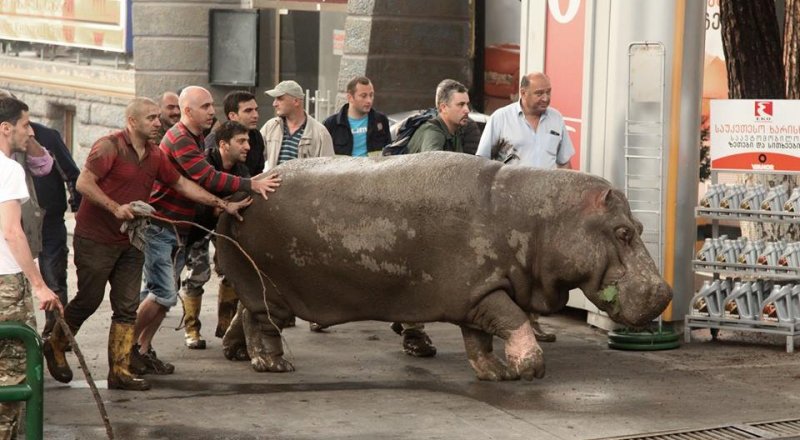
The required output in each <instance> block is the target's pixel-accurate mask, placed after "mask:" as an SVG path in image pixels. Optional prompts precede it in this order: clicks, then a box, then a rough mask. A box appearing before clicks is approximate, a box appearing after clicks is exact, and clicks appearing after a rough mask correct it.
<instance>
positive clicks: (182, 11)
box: [132, 0, 243, 105]
mask: <svg viewBox="0 0 800 440" xmlns="http://www.w3.org/2000/svg"><path fill="white" fill-rule="evenodd" d="M242 6H243V2H242V0H210V1H207V2H198V1H197V0H133V7H132V8H133V53H134V63H135V65H136V78H135V82H136V95H137V96H144V97H149V98H153V99H155V98H157V97H158V96H159V95H160V94H161V93H162V92H164V91H166V90H173V91H174V90H177V89H179V88H182V87H185V86H188V85H197V86H202V87H206V88H208V89H209V90H211V92H212V94H213V95H214V100H215V102H216V104H218V105H221V103H222V97H223V96H224V95H225V93H227V92H228V91H230V89H229V88H216V87H210V86H209V84H208V11H209V9H239V8H241V7H242Z"/></svg>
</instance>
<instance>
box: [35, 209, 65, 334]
mask: <svg viewBox="0 0 800 440" xmlns="http://www.w3.org/2000/svg"><path fill="white" fill-rule="evenodd" d="M58 220H60V221H58ZM68 255H69V248H68V247H67V227H66V226H65V225H64V218H63V217H62V218H61V219H56V220H55V221H51V222H48V221H47V219H45V222H44V226H43V227H42V252H41V253H39V270H41V272H42V278H44V282H45V284H47V287H49V288H50V290H52V291H53V292H54V293H55V294H56V295H57V296H58V299H59V300H61V304H67V300H68V298H67V256H68ZM45 316H46V317H47V321H46V323H45V327H44V333H45V334H47V333H50V330H51V329H52V328H53V323H54V319H55V314H54V313H53V312H46V313H45Z"/></svg>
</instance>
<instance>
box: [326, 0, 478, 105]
mask: <svg viewBox="0 0 800 440" xmlns="http://www.w3.org/2000/svg"><path fill="white" fill-rule="evenodd" d="M471 9H472V4H471V2H470V1H469V0H350V1H349V2H348V6H347V12H348V16H347V22H346V24H345V32H346V36H345V47H344V55H343V57H342V62H341V66H340V68H339V92H340V96H339V98H340V99H339V101H340V104H341V103H342V99H343V94H344V92H345V86H346V85H347V82H348V81H349V80H350V79H351V78H353V77H354V76H358V75H366V76H367V77H369V78H370V79H371V80H372V81H373V83H374V84H375V88H376V99H375V107H376V108H377V109H379V110H381V111H383V112H385V113H393V112H397V111H403V110H410V109H421V108H427V107H433V105H434V94H435V89H436V85H437V84H438V83H439V82H440V81H441V80H443V79H445V78H452V79H455V80H458V81H461V82H462V83H464V84H465V85H466V86H467V87H469V86H470V81H471V78H472V59H471V46H472V43H471V41H472V38H471V36H472V29H471V24H470V17H471Z"/></svg>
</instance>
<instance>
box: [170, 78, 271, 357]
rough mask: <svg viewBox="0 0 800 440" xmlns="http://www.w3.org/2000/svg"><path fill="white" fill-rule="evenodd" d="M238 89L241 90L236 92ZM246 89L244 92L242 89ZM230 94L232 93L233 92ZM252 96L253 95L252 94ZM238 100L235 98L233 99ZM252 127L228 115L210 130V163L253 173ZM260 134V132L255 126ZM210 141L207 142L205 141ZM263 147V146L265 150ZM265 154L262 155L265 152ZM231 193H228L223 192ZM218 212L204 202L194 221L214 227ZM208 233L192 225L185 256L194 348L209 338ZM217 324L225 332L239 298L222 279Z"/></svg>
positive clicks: (185, 296) (187, 316)
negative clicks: (204, 329)
mask: <svg viewBox="0 0 800 440" xmlns="http://www.w3.org/2000/svg"><path fill="white" fill-rule="evenodd" d="M233 93H238V92H233ZM242 93H244V92H242ZM230 95H231V94H229V96H230ZM251 96H252V95H251ZM249 101H250V100H246V101H245V103H246V105H247V106H249V108H252V106H251V104H253V103H255V98H253V99H252V103H250V102H249ZM234 103H235V102H234ZM228 105H229V102H228V97H226V98H225V106H226V108H227V107H228ZM255 119H256V121H257V120H258V114H257V113H256V116H255ZM252 132H253V130H250V129H249V127H247V126H245V125H244V124H242V123H240V122H237V121H235V120H233V119H232V118H230V117H229V120H228V121H225V122H223V123H221V124H219V125H217V127H216V128H215V129H214V130H213V131H212V132H211V134H210V135H209V136H208V137H207V138H206V140H208V139H212V140H213V141H214V144H213V145H212V146H209V147H207V148H206V160H207V161H208V163H209V164H211V166H213V167H214V168H215V169H217V170H218V171H224V172H226V173H229V174H232V175H234V176H238V177H250V176H251V172H250V163H248V159H250V157H251V156H250V152H251V151H252V147H251V146H250V141H249V140H250V139H251V138H252V136H251V133H252ZM255 132H256V134H257V135H258V137H259V138H261V133H259V132H258V130H255ZM206 145H208V142H206ZM262 151H263V150H262ZM262 158H263V155H262ZM263 166H264V162H263V159H262V162H261V167H262V168H263ZM220 195H224V196H226V195H229V194H220ZM217 216H218V213H215V212H214V210H213V209H211V208H209V207H207V206H203V207H199V208H198V209H197V214H196V217H195V222H197V223H199V224H201V225H203V226H204V227H205V228H207V229H214V228H215V227H216V224H217ZM209 241H210V237H209V234H208V233H207V232H206V231H204V230H202V229H199V228H192V230H191V232H190V233H189V238H188V239H187V248H188V253H187V257H186V267H187V268H188V269H189V273H188V276H187V277H186V278H185V279H183V281H182V286H183V291H182V292H181V298H182V301H183V310H184V323H185V329H184V337H185V342H186V347H187V348H191V349H201V350H202V349H205V348H206V341H205V339H203V338H202V336H201V335H200V328H201V326H202V323H201V322H200V308H201V306H202V300H203V292H204V290H203V286H204V285H205V284H206V283H207V282H208V280H209V279H210V278H211V259H210V256H209V250H208V245H209ZM217 300H218V303H217V304H218V309H217V328H216V331H215V332H214V334H215V335H216V336H217V337H219V338H221V337H223V336H224V335H225V331H226V330H227V329H228V326H229V325H230V323H231V321H232V320H233V315H234V314H235V313H236V305H237V303H238V299H237V296H236V293H235V292H234V290H233V287H232V286H231V285H230V283H228V282H226V281H225V279H224V278H223V279H222V282H220V286H219V294H218V297H217Z"/></svg>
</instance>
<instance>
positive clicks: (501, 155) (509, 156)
mask: <svg viewBox="0 0 800 440" xmlns="http://www.w3.org/2000/svg"><path fill="white" fill-rule="evenodd" d="M490 157H491V158H492V160H496V161H499V162H503V163H513V162H517V161H519V156H518V155H517V149H516V148H514V145H512V144H511V142H509V141H508V140H507V139H506V138H502V137H501V138H500V139H498V140H497V142H495V144H494V145H492V155H491V156H490Z"/></svg>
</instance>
